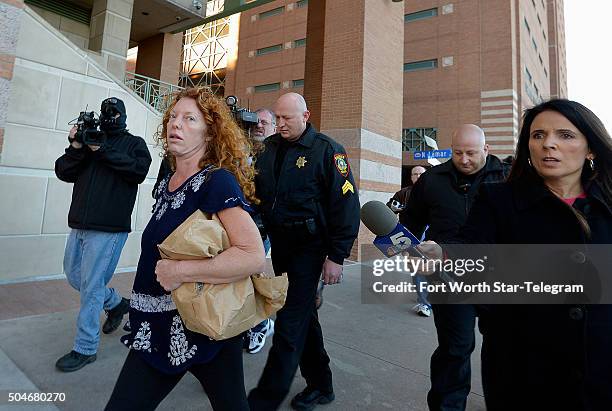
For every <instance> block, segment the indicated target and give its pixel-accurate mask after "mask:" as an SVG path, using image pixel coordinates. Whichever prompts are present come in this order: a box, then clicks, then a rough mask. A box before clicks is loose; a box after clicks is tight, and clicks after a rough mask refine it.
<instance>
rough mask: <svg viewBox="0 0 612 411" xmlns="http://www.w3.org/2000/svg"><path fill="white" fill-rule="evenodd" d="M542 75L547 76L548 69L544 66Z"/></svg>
mask: <svg viewBox="0 0 612 411" xmlns="http://www.w3.org/2000/svg"><path fill="white" fill-rule="evenodd" d="M544 75H545V76H546V78H548V71H547V70H546V67H544Z"/></svg>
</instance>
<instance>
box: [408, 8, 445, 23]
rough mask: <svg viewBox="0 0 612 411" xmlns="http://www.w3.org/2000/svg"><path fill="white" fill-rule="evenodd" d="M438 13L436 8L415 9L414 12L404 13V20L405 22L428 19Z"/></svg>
mask: <svg viewBox="0 0 612 411" xmlns="http://www.w3.org/2000/svg"><path fill="white" fill-rule="evenodd" d="M437 15H438V9H437V8H435V9H428V10H421V11H417V12H416V13H409V14H406V15H404V21H405V22H406V23H407V22H409V21H417V20H424V19H428V18H431V17H435V16H437Z"/></svg>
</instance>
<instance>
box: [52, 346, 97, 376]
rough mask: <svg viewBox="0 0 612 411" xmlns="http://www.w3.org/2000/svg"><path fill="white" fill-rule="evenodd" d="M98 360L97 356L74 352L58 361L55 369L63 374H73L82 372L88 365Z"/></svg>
mask: <svg viewBox="0 0 612 411" xmlns="http://www.w3.org/2000/svg"><path fill="white" fill-rule="evenodd" d="M95 360H96V354H92V355H85V354H81V353H79V352H76V351H74V350H72V351H70V352H69V353H68V354H66V355H64V356H63V357H62V358H60V359H59V360H57V362H56V363H55V368H57V369H58V370H60V371H62V372H72V371H76V370H80V369H81V368H83V367H85V366H86V365H87V364H89V363H92V362H94V361H95Z"/></svg>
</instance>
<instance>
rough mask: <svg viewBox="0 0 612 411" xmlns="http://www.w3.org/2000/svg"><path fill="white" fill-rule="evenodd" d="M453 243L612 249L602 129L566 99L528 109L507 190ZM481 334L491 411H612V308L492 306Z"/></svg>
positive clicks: (493, 194) (483, 199)
mask: <svg viewBox="0 0 612 411" xmlns="http://www.w3.org/2000/svg"><path fill="white" fill-rule="evenodd" d="M456 240H458V241H459V242H463V243H471V244H610V243H612V140H611V138H610V135H609V134H608V132H607V131H606V129H605V127H604V126H603V124H602V123H601V121H600V120H599V119H598V118H597V117H596V116H595V115H594V114H593V113H592V112H591V111H590V110H589V109H587V108H586V107H584V106H583V105H581V104H579V103H576V102H573V101H568V100H552V101H548V102H544V103H542V104H539V105H538V106H535V107H534V108H532V109H529V110H527V111H526V113H525V116H524V118H523V124H522V128H521V132H520V135H519V140H518V145H517V149H516V161H515V164H514V166H513V168H512V171H511V173H510V176H509V178H508V181H507V182H505V183H500V184H491V185H485V186H484V187H483V189H482V190H481V192H480V194H479V197H478V198H477V200H476V202H475V204H474V206H473V208H472V210H471V212H470V216H469V218H468V221H467V223H466V225H465V226H464V227H463V229H462V230H461V234H460V236H459V238H458V239H456ZM453 242H454V241H453ZM611 251H612V249H611ZM429 254H430V255H435V253H432V252H430V253H429ZM439 255H440V254H438V256H439ZM546 264H547V265H548V269H549V270H550V271H553V270H554V268H553V267H555V264H558V262H557V261H552V260H551V261H548V260H547V261H546ZM550 274H551V275H554V272H551V273H550ZM599 275H600V276H604V277H606V276H610V277H612V273H610V272H605V273H602V272H600V273H599ZM601 281H602V282H603V281H612V278H602V279H601ZM480 325H481V327H480V328H481V331H482V333H483V337H484V338H483V348H482V364H483V370H482V373H483V386H484V391H485V400H486V404H487V409H488V410H489V411H496V410H568V411H569V410H572V411H579V410H593V411H595V410H598V411H599V410H602V411H603V410H611V409H612V306H610V305H605V304H593V305H587V304H564V305H560V304H557V305H550V304H549V305H544V304H541V305H492V306H489V307H488V314H485V315H484V316H483V318H481V324H480Z"/></svg>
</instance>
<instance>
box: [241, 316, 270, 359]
mask: <svg viewBox="0 0 612 411" xmlns="http://www.w3.org/2000/svg"><path fill="white" fill-rule="evenodd" d="M272 334H274V320H272V319H270V318H268V319H267V320H266V325H265V326H264V327H263V328H262V329H261V330H259V331H253V329H251V332H250V338H249V347H248V348H247V352H248V353H249V354H257V353H258V352H259V351H261V349H262V348H263V347H264V345H265V344H266V338H267V337H270V336H271V335H272Z"/></svg>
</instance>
